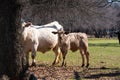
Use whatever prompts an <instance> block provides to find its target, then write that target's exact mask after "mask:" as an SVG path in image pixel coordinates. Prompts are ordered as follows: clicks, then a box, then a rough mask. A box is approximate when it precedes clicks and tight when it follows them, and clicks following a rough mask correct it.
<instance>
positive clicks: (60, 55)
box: [59, 51, 62, 61]
mask: <svg viewBox="0 0 120 80" xmlns="http://www.w3.org/2000/svg"><path fill="white" fill-rule="evenodd" d="M59 60H60V61H61V60H62V52H61V51H60V53H59Z"/></svg>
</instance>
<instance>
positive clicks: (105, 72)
mask: <svg viewBox="0 0 120 80" xmlns="http://www.w3.org/2000/svg"><path fill="white" fill-rule="evenodd" d="M76 73H77V74H74V76H76V75H79V77H75V79H76V80H81V79H80V76H82V78H85V79H99V78H101V77H108V78H110V77H114V78H117V79H118V78H120V69H119V68H105V67H101V68H89V69H88V70H85V71H82V72H76ZM78 78H79V79H78Z"/></svg>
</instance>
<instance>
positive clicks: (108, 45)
mask: <svg viewBox="0 0 120 80" xmlns="http://www.w3.org/2000/svg"><path fill="white" fill-rule="evenodd" d="M89 52H90V67H98V68H99V67H108V68H112V67H114V68H120V45H119V44H118V40H117V39H116V38H115V39H104V38H100V39H99V38H90V39H89ZM54 58H55V54H54V53H53V51H49V52H47V53H44V54H43V53H41V52H38V53H37V57H36V60H37V63H38V64H40V63H41V62H42V63H45V64H49V65H51V64H52V62H53V61H54ZM66 62H67V66H80V65H81V55H80V53H79V51H76V52H71V51H69V52H68V54H67V56H66ZM58 65H61V64H58Z"/></svg>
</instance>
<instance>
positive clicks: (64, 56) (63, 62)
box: [61, 50, 68, 66]
mask: <svg viewBox="0 0 120 80" xmlns="http://www.w3.org/2000/svg"><path fill="white" fill-rule="evenodd" d="M67 52H68V51H67V50H65V51H64V52H62V54H63V61H62V65H61V66H66V62H65V58H66V55H67Z"/></svg>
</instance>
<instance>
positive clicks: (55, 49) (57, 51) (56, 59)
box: [52, 47, 62, 65]
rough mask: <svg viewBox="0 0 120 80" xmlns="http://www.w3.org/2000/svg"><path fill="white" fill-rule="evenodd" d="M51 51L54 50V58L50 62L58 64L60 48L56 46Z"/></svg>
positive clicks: (60, 53) (60, 55)
mask: <svg viewBox="0 0 120 80" xmlns="http://www.w3.org/2000/svg"><path fill="white" fill-rule="evenodd" d="M53 51H54V53H55V60H54V62H53V63H52V65H55V64H58V63H59V61H60V60H61V57H62V52H61V50H60V48H58V47H55V48H54V49H53Z"/></svg>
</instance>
